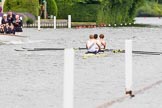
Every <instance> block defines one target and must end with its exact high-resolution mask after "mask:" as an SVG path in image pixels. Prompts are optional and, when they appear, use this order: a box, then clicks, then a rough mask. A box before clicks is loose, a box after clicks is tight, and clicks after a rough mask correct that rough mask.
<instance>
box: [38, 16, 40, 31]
mask: <svg viewBox="0 0 162 108" xmlns="http://www.w3.org/2000/svg"><path fill="white" fill-rule="evenodd" d="M38 31H40V16H38Z"/></svg>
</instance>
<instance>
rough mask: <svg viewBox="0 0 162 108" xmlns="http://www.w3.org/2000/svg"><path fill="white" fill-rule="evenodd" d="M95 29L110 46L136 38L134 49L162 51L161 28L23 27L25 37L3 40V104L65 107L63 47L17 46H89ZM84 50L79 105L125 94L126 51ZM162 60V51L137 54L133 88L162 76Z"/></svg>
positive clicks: (78, 61) (78, 62)
mask: <svg viewBox="0 0 162 108" xmlns="http://www.w3.org/2000/svg"><path fill="white" fill-rule="evenodd" d="M94 33H97V34H100V33H103V34H104V35H105V39H106V41H107V47H108V48H117V49H124V46H125V40H126V39H132V40H133V50H144V51H162V48H161V46H162V30H161V28H141V27H139V28H135V27H129V28H127V27H122V28H94V29H57V30H53V29H42V30H41V31H37V29H24V35H27V36H29V37H28V39H27V40H26V41H24V42H17V43H16V42H14V43H13V42H10V43H6V44H2V45H0V61H1V62H0V107H1V108H62V101H63V99H62V92H63V57H64V52H63V51H38V52H27V51H22V52H18V51H15V50H14V49H20V48H21V47H29V48H35V47H36V48H37V47H44V48H48V47H53V48H62V47H65V48H68V47H73V48H74V47H75V48H78V47H85V42H86V41H87V39H88V36H89V34H94ZM84 52H85V51H75V71H74V72H75V88H74V95H75V97H74V98H75V102H74V107H75V108H96V107H97V106H100V105H102V104H103V103H104V102H109V101H111V100H113V99H115V98H118V97H120V96H123V95H124V92H125V91H124V90H125V80H124V78H125V77H124V68H125V65H124V62H125V59H124V54H121V53H118V54H112V53H109V56H108V57H102V58H89V59H82V55H83V54H84ZM161 64H162V56H161V55H160V56H159V55H158V56H153V55H135V54H134V55H133V79H134V80H133V88H134V90H139V89H141V88H143V87H144V86H148V85H150V84H151V83H153V82H156V81H159V80H161V78H162V68H161ZM160 87H161V88H162V84H161V86H160ZM152 91H154V89H152ZM159 98H161V97H159ZM161 99H162V98H161ZM146 100H147V99H146ZM146 104H147V102H146ZM148 104H150V103H148Z"/></svg>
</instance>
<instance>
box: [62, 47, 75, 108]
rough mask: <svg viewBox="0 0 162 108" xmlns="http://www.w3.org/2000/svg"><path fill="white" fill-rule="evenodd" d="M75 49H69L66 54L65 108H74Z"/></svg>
mask: <svg viewBox="0 0 162 108" xmlns="http://www.w3.org/2000/svg"><path fill="white" fill-rule="evenodd" d="M73 71H74V49H73V48H68V49H65V52H64V81H63V82H64V90H63V96H64V97H63V100H64V101H63V105H64V106H63V108H73V103H74V102H73V98H74V96H73V88H74V87H73V86H74V72H73Z"/></svg>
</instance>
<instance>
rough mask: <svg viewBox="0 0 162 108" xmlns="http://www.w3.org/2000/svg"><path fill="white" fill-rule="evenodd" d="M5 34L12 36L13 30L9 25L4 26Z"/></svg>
mask: <svg viewBox="0 0 162 108" xmlns="http://www.w3.org/2000/svg"><path fill="white" fill-rule="evenodd" d="M4 33H5V34H11V33H12V30H11V28H10V26H9V24H8V23H6V24H5V26H4Z"/></svg>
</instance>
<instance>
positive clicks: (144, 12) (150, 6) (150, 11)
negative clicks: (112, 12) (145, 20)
mask: <svg viewBox="0 0 162 108" xmlns="http://www.w3.org/2000/svg"><path fill="white" fill-rule="evenodd" d="M160 3H162V0H159V1H158V2H157V1H153V0H152V1H151V0H148V1H146V2H145V3H144V5H143V6H142V7H140V8H139V9H138V16H145V17H147V16H162V4H160Z"/></svg>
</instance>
